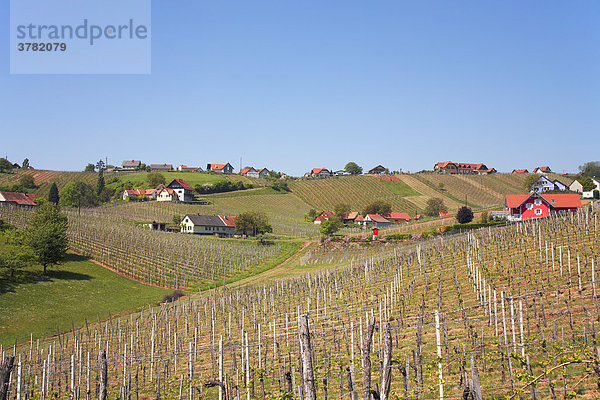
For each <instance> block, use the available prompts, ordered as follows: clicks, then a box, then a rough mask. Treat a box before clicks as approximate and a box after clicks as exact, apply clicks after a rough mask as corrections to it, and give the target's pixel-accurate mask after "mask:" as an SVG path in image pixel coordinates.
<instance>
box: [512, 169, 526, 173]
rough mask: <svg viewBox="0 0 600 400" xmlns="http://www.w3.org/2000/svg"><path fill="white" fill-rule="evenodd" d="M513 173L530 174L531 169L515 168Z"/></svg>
mask: <svg viewBox="0 0 600 400" xmlns="http://www.w3.org/2000/svg"><path fill="white" fill-rule="evenodd" d="M512 173H513V174H528V173H529V171H528V170H527V168H525V169H513V170H512Z"/></svg>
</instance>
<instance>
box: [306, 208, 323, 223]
mask: <svg viewBox="0 0 600 400" xmlns="http://www.w3.org/2000/svg"><path fill="white" fill-rule="evenodd" d="M319 214H320V212H318V211H317V210H315V209H314V208H311V209H310V210H308V213H306V215H305V216H304V219H305V220H307V221H310V222H312V221H314V220H315V218H317V217H318V216H319Z"/></svg>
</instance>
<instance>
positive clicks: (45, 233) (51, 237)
mask: <svg viewBox="0 0 600 400" xmlns="http://www.w3.org/2000/svg"><path fill="white" fill-rule="evenodd" d="M67 225H68V221H67V216H66V215H64V214H63V213H61V212H60V210H59V208H58V207H57V206H56V205H54V204H51V203H45V204H42V205H41V206H39V207H38V209H37V210H36V211H35V212H34V213H33V215H32V217H31V219H30V220H29V225H28V227H27V231H26V234H25V241H26V243H27V244H28V245H29V247H30V248H31V251H32V252H33V256H34V258H35V260H36V261H37V263H39V264H40V265H42V266H43V267H44V274H46V269H47V267H49V266H53V265H57V264H60V263H61V262H63V261H64V259H65V257H66V255H67V249H68V248H69V241H68V239H67Z"/></svg>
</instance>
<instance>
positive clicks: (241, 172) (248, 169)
mask: <svg viewBox="0 0 600 400" xmlns="http://www.w3.org/2000/svg"><path fill="white" fill-rule="evenodd" d="M251 169H254V168H252V167H250V168H242V169H240V174H241V175H244V174H247V173H248V171H250V170H251Z"/></svg>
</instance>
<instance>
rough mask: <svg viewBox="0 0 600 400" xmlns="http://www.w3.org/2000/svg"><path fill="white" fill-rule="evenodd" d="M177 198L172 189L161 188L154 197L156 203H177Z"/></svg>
mask: <svg viewBox="0 0 600 400" xmlns="http://www.w3.org/2000/svg"><path fill="white" fill-rule="evenodd" d="M177 200H179V196H178V195H177V193H175V191H174V190H173V189H169V188H163V189H160V190H159V191H158V193H157V195H156V201H177Z"/></svg>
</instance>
